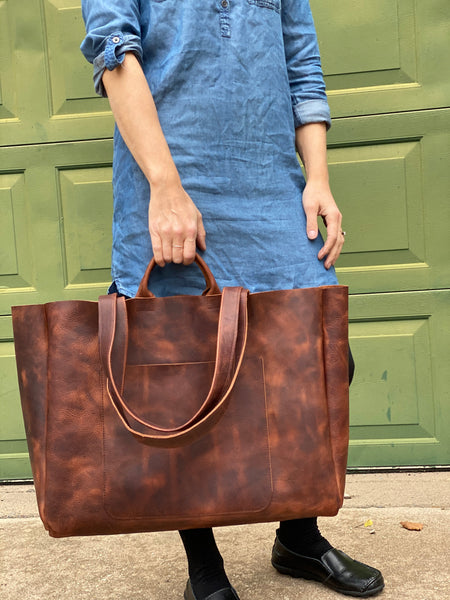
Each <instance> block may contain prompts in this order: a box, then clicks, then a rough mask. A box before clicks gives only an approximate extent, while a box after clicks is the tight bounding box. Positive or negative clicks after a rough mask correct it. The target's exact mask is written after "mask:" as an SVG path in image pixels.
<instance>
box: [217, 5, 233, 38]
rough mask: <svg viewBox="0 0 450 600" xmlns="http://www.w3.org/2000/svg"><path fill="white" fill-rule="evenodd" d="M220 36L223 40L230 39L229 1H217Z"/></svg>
mask: <svg viewBox="0 0 450 600" xmlns="http://www.w3.org/2000/svg"><path fill="white" fill-rule="evenodd" d="M219 14H220V35H221V36H222V37H225V38H229V37H231V24H230V0H219Z"/></svg>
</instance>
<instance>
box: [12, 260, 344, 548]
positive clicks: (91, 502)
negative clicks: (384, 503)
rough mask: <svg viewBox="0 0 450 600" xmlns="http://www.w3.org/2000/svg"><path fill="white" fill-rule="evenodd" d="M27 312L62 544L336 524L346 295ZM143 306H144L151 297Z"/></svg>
mask: <svg viewBox="0 0 450 600" xmlns="http://www.w3.org/2000/svg"><path fill="white" fill-rule="evenodd" d="M196 260H197V263H198V264H199V266H200V267H201V268H202V271H203V273H204V275H205V279H206V284H207V285H206V289H205V291H204V293H203V295H201V296H174V297H167V298H155V297H154V296H153V294H151V292H149V293H146V292H145V291H143V290H147V289H148V281H149V277H150V276H151V271H152V268H153V266H154V264H150V265H149V268H148V269H147V272H146V274H145V275H144V277H143V280H142V284H141V288H140V290H141V294H142V295H141V296H139V297H138V296H137V297H136V298H131V299H128V300H125V299H123V298H118V297H117V296H116V295H115V294H112V295H111V296H106V297H105V296H104V297H100V299H99V302H98V303H97V302H87V301H76V300H70V301H61V302H50V303H47V304H43V305H32V306H17V307H13V327H14V340H15V347H16V360H17V370H18V377H19V385H20V393H21V400H22V408H23V416H24V421H25V428H26V434H27V440H28V447H29V452H30V459H31V464H32V469H33V476H34V481H35V485H36V494H37V500H38V506H39V511H40V516H41V518H42V521H43V523H44V525H45V527H46V529H47V530H48V531H49V533H50V535H51V536H53V537H64V536H73V535H96V534H114V533H132V532H142V531H158V530H170V529H188V528H193V527H211V526H219V525H230V524H240V523H253V522H267V521H276V520H285V519H293V518H300V517H310V516H318V515H329V516H331V515H335V514H336V513H337V511H338V510H339V508H340V506H341V505H342V501H343V494H344V482H345V471H346V463H347V447H348V330H347V328H348V324H347V297H348V290H347V288H346V287H345V286H329V287H318V288H308V289H294V290H283V291H272V292H260V293H254V294H248V292H247V291H246V290H243V289H242V288H224V290H223V292H222V293H220V292H219V290H218V288H217V284H216V282H215V280H214V277H213V275H212V274H211V272H210V271H209V269H208V267H207V266H206V264H205V263H204V262H203V261H202V259H201V258H200V257H197V259H196ZM139 293H140V292H138V295H139Z"/></svg>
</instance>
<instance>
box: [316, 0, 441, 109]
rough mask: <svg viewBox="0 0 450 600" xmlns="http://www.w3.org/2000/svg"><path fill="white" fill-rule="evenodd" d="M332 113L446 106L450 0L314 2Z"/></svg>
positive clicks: (345, 0) (317, 0)
mask: <svg viewBox="0 0 450 600" xmlns="http://www.w3.org/2000/svg"><path fill="white" fill-rule="evenodd" d="M310 3H311V7H312V10H313V13H314V18H315V23H316V28H317V31H318V37H319V45H320V50H321V56H322V64H323V69H324V73H325V76H326V84H327V89H328V91H329V98H330V105H331V114H332V115H333V116H334V117H341V116H349V115H364V114H365V115H370V114H381V113H388V112H398V111H409V110H422V109H424V108H441V107H448V106H449V93H450V81H449V79H448V77H447V78H443V77H442V74H443V73H445V72H449V71H450V53H449V52H448V39H449V36H450V6H449V3H448V1H447V0H341V1H340V2H329V1H328V0H311V2H310Z"/></svg>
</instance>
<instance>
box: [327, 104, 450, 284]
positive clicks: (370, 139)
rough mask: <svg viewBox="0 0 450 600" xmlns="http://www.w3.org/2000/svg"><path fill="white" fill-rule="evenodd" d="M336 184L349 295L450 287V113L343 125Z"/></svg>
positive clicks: (333, 133)
mask: <svg viewBox="0 0 450 600" xmlns="http://www.w3.org/2000/svg"><path fill="white" fill-rule="evenodd" d="M329 140H330V150H329V154H328V160H329V166H330V179H331V186H332V190H333V193H334V196H335V199H336V201H337V203H338V205H339V207H340V209H341V211H342V212H343V215H344V225H343V227H344V229H345V230H346V232H347V236H346V241H345V246H344V251H343V254H342V257H341V258H340V260H339V263H338V274H339V278H340V281H341V282H342V283H346V284H347V285H349V286H350V292H351V293H360V292H377V291H378V292H381V291H402V290H415V289H437V288H448V287H449V281H450V244H448V242H447V240H448V233H447V232H448V223H449V222H450V205H449V203H448V190H449V189H450V172H449V169H448V164H449V163H450V110H448V109H447V110H435V111H419V112H412V113H402V114H393V115H383V116H378V117H358V118H353V119H345V120H340V121H339V120H338V121H337V122H336V123H335V126H334V127H332V129H331V130H330V134H329Z"/></svg>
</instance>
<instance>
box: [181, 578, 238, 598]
mask: <svg viewBox="0 0 450 600" xmlns="http://www.w3.org/2000/svg"><path fill="white" fill-rule="evenodd" d="M184 600H197V598H196V596H195V594H194V590H193V589H192V585H191V580H190V579H188V582H187V584H186V589H185V590H184ZM205 600H240V598H239V596H238V595H237V594H236V590H235V589H234V588H232V587H226V588H223V589H221V590H218V591H217V592H214V594H210V595H209V596H207V597H206V598H205Z"/></svg>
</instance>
